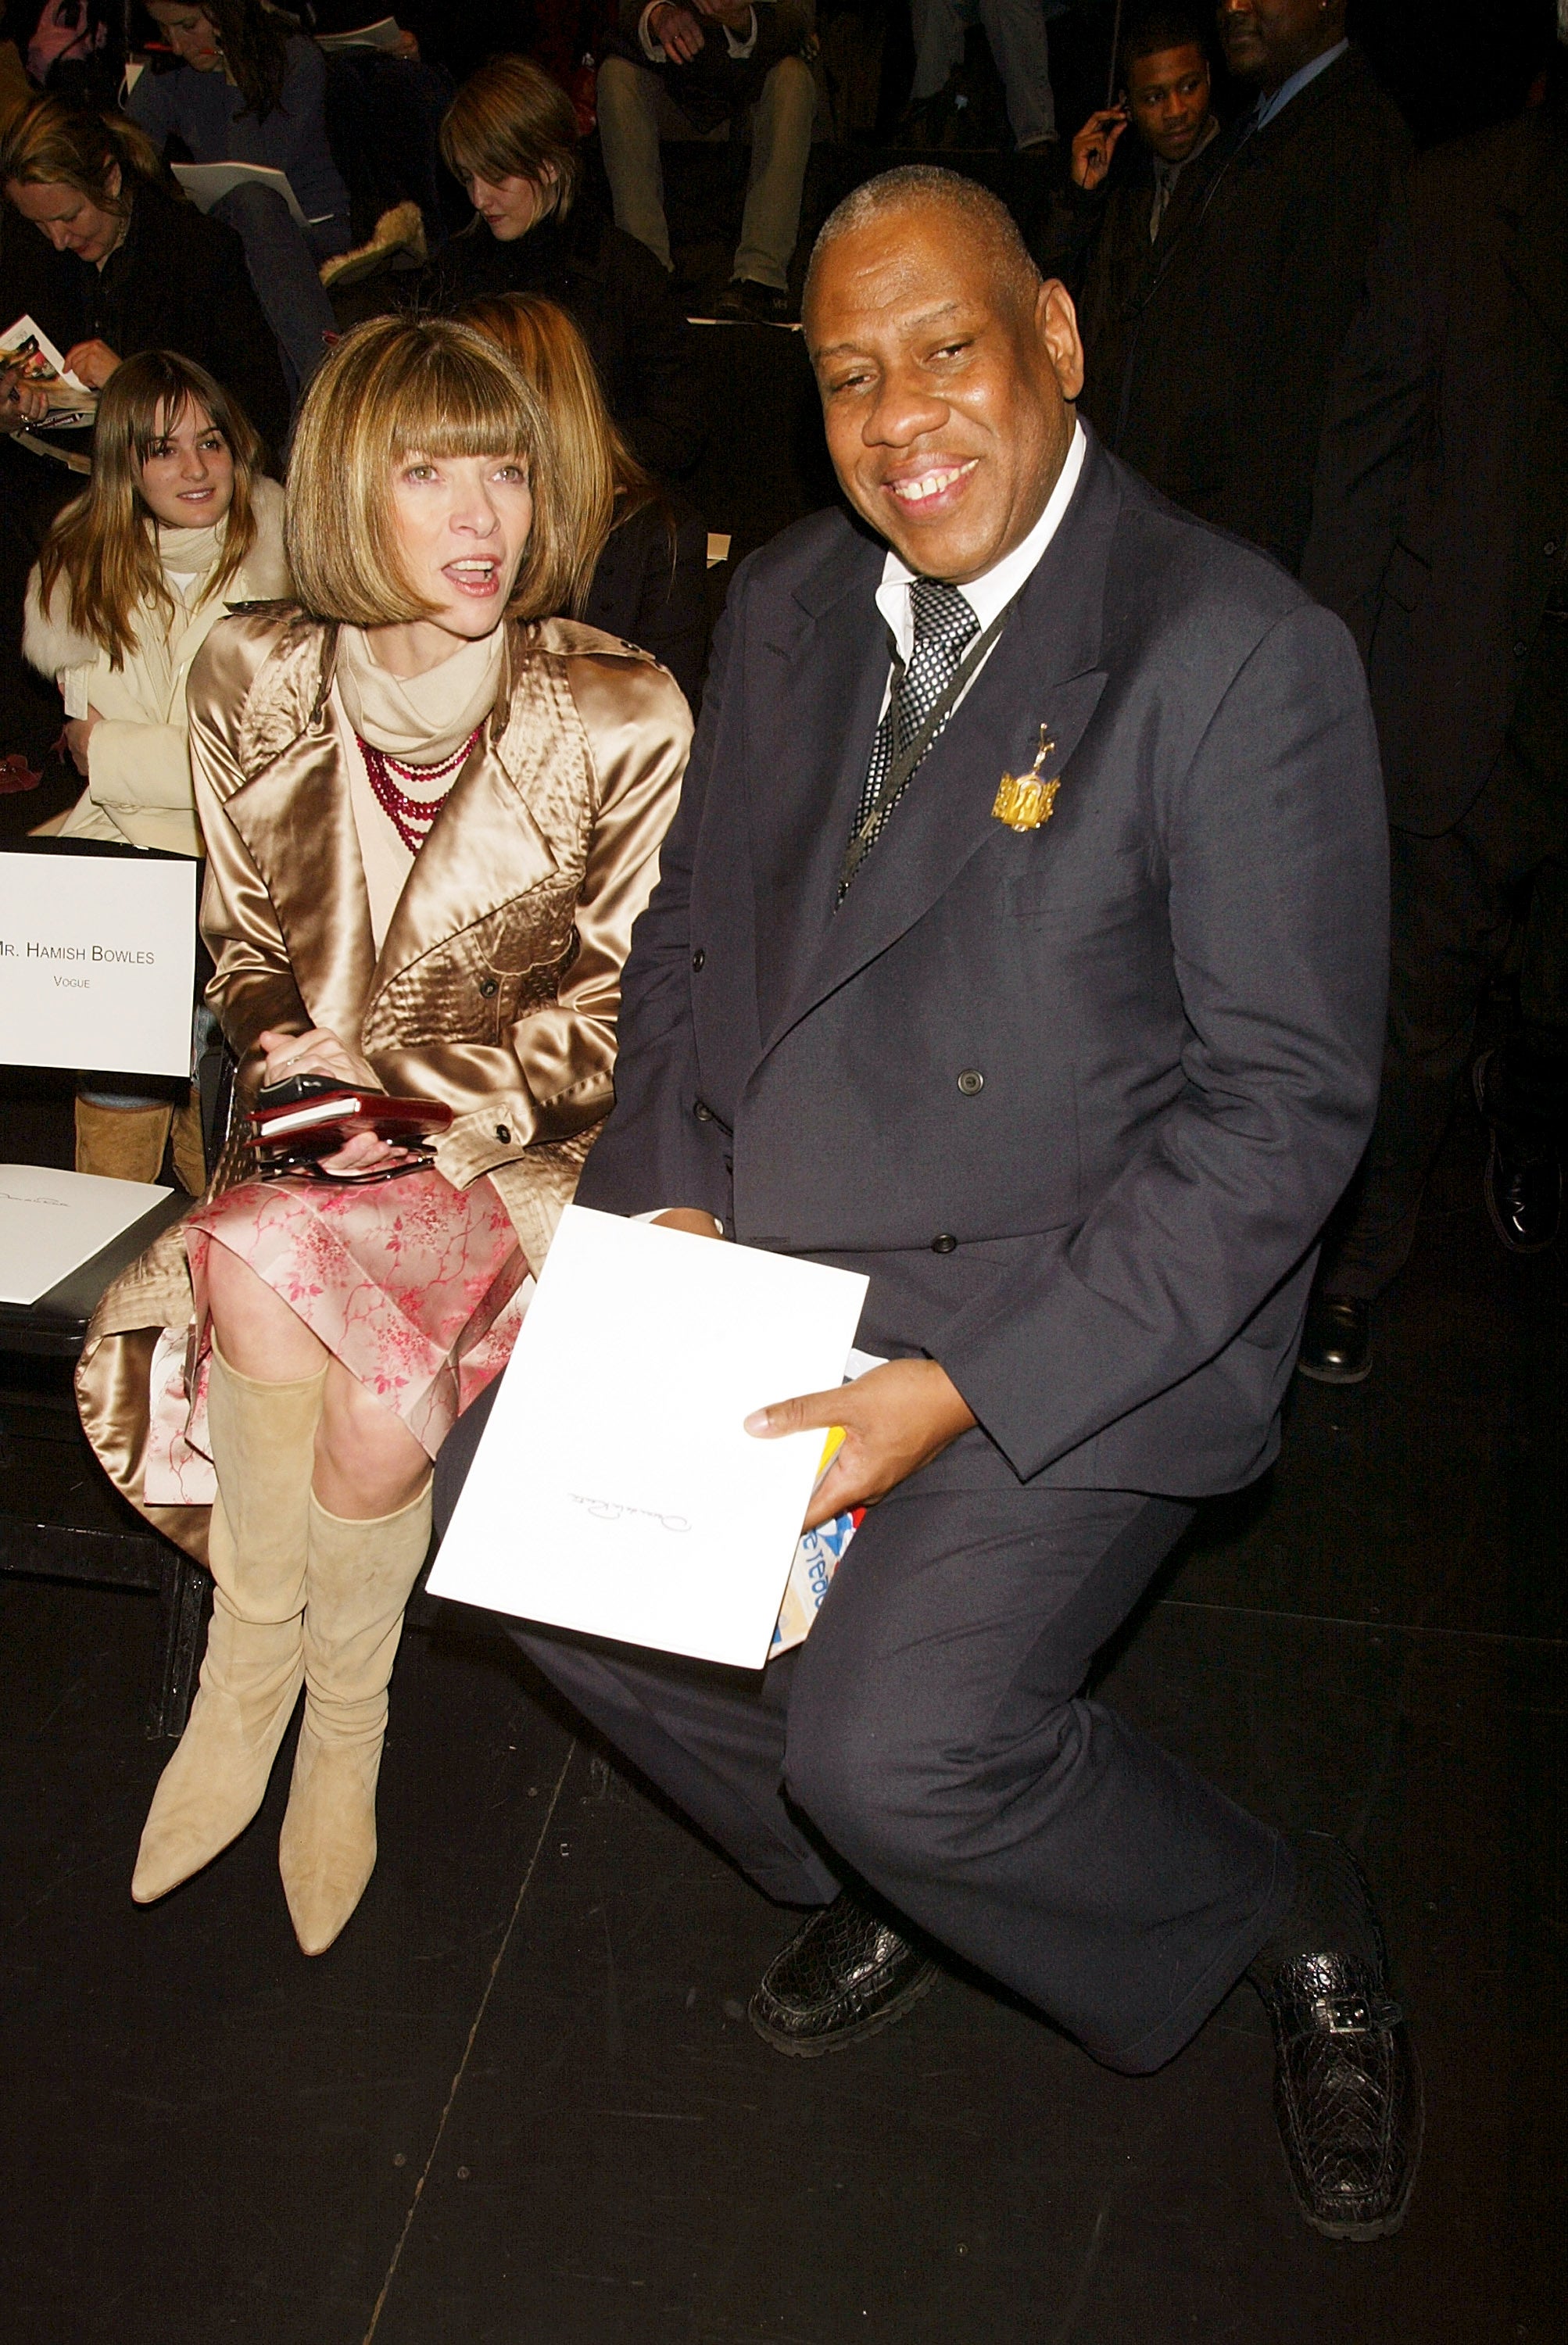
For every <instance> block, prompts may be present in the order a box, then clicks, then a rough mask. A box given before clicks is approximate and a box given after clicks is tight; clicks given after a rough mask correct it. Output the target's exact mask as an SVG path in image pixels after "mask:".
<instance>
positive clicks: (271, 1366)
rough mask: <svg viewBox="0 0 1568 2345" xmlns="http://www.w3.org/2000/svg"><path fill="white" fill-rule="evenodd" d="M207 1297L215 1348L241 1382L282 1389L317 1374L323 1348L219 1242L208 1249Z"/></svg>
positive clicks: (276, 1298) (306, 1328)
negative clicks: (245, 1378) (246, 1379)
mask: <svg viewBox="0 0 1568 2345" xmlns="http://www.w3.org/2000/svg"><path fill="white" fill-rule="evenodd" d="M207 1296H208V1302H209V1306H210V1308H211V1312H212V1333H213V1336H214V1339H215V1341H216V1343H217V1345H218V1348H219V1351H220V1352H221V1353H222V1355H223V1356H224V1358H225V1359H226V1360H227V1361H228V1363H229V1366H230V1367H231V1368H236V1369H238V1371H239V1374H240V1375H241V1376H254V1377H256V1378H257V1379H258V1380H259V1381H260V1382H261V1383H276V1384H286V1383H290V1382H292V1381H293V1380H294V1379H295V1378H296V1377H299V1376H315V1375H316V1374H318V1372H319V1371H320V1369H321V1363H322V1361H323V1360H324V1359H325V1358H326V1356H327V1351H326V1346H325V1345H324V1344H322V1343H321V1342H319V1341H318V1339H317V1338H316V1337H315V1336H314V1335H311V1331H310V1329H309V1328H308V1327H307V1326H306V1325H305V1323H304V1321H303V1320H302V1319H301V1318H300V1315H299V1314H298V1313H297V1312H295V1311H291V1310H290V1307H289V1305H288V1304H286V1303H285V1302H284V1301H283V1298H282V1296H281V1295H280V1294H275V1293H274V1291H273V1289H272V1288H271V1287H270V1286H269V1285H268V1284H267V1283H266V1281H265V1280H264V1279H262V1278H260V1277H258V1275H257V1274H256V1273H255V1271H253V1270H252V1269H251V1268H250V1266H249V1264H248V1263H244V1262H241V1261H240V1259H239V1255H238V1254H231V1253H230V1252H229V1248H228V1247H227V1246H226V1245H224V1244H222V1243H221V1241H217V1242H215V1243H214V1244H212V1245H211V1246H209V1249H208V1255H207Z"/></svg>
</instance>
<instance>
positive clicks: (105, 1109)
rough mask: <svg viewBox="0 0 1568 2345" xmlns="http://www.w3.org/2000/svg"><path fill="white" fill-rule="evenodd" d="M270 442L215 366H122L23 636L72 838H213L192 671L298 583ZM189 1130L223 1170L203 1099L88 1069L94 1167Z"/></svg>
mask: <svg viewBox="0 0 1568 2345" xmlns="http://www.w3.org/2000/svg"><path fill="white" fill-rule="evenodd" d="M260 458H261V449H260V442H259V440H258V439H257V436H256V434H255V432H254V431H252V429H251V427H250V424H249V421H247V419H246V417H245V415H244V414H243V413H242V412H241V411H240V410H239V407H237V406H236V404H235V402H234V401H233V400H232V399H230V398H229V395H228V393H227V392H226V391H223V390H222V389H221V388H220V386H219V384H218V383H217V382H215V381H213V379H212V377H211V376H210V375H209V373H208V372H207V371H206V370H205V368H203V367H199V366H197V365H196V364H195V363H194V361H193V360H189V359H185V358H179V357H177V356H176V355H175V354H174V353H173V352H171V351H168V350H144V351H143V352H142V353H141V355H140V356H139V357H137V358H130V359H127V360H124V361H123V363H122V364H121V365H120V366H118V367H117V369H116V370H115V371H114V373H113V374H112V375H111V376H110V377H109V379H108V381H107V384H106V385H105V387H104V392H103V397H102V400H101V401H100V402H99V407H98V417H97V429H96V431H95V433H94V438H93V473H92V479H91V482H90V483H89V485H88V487H87V489H86V490H85V491H84V492H83V493H82V494H81V495H80V496H79V497H77V498H76V499H75V500H74V501H73V503H70V504H68V505H67V506H66V508H65V510H64V511H63V512H62V513H61V514H60V515H59V517H58V519H57V520H56V523H55V524H54V527H53V529H52V530H51V531H50V533H49V535H48V537H47V539H46V542H45V545H44V551H43V553H42V555H41V557H40V559H39V561H38V563H37V564H36V566H35V568H34V571H33V574H32V576H31V578H30V579H29V580H28V583H27V599H26V617H25V629H24V634H23V650H24V652H25V655H26V657H27V658H28V660H30V661H31V663H32V665H34V666H35V667H36V668H38V669H40V670H41V671H42V672H43V674H44V675H48V676H52V677H54V678H55V680H56V683H57V684H58V685H59V687H60V693H61V696H62V698H63V699H64V702H65V706H66V718H67V722H66V734H65V739H66V750H67V752H68V753H69V755H70V756H71V758H72V759H73V761H74V762H75V764H76V768H77V770H78V771H79V772H80V773H81V774H82V775H83V777H85V779H86V782H87V787H86V789H85V790H84V791H83V793H82V796H81V797H80V798H79V799H78V800H77V802H76V805H75V806H74V807H71V809H70V810H69V812H68V813H66V815H64V816H63V817H59V818H57V819H56V821H55V822H53V823H50V824H47V825H46V826H45V827H46V828H47V829H50V830H53V831H55V832H56V833H57V834H58V835H59V836H61V837H66V838H100V839H114V840H118V841H120V842H121V843H122V844H127V843H128V844H129V845H130V846H133V847H156V848H164V849H166V850H168V851H170V852H172V853H175V854H178V855H199V854H200V853H201V851H202V845H201V832H200V829H199V826H198V823H197V818H196V804H195V799H194V797H193V796H192V792H191V783H190V755H189V747H188V736H187V730H186V712H185V686H186V681H187V678H188V675H189V673H190V664H191V662H192V660H193V659H194V658H195V657H196V655H197V653H198V652H199V650H200V648H201V646H202V645H203V644H204V643H205V642H206V640H207V636H208V632H209V629H210V628H211V627H212V626H213V625H214V624H216V622H217V621H218V620H219V619H220V618H222V616H223V615H224V613H225V612H226V611H227V610H228V609H229V607H230V605H231V604H235V603H246V602H266V601H270V600H272V599H274V598H275V597H277V596H279V595H282V594H287V593H288V591H289V568H288V563H287V561H286V559H285V556H284V553H283V492H282V491H281V489H280V487H279V486H278V484H277V482H275V481H270V480H268V479H267V478H266V476H265V475H264V474H263V473H262V472H260V469H259V467H260ZM171 1122H172V1123H173V1129H174V1146H175V1168H176V1171H177V1172H178V1175H179V1178H180V1180H181V1182H182V1183H184V1185H185V1186H186V1187H187V1188H188V1189H189V1190H191V1191H192V1192H193V1193H199V1191H200V1190H201V1188H202V1187H203V1186H204V1185H205V1182H204V1170H203V1165H202V1156H201V1142H200V1130H199V1117H198V1115H197V1113H196V1110H195V1106H194V1103H193V1102H186V1101H171V1100H170V1099H168V1098H167V1097H164V1098H149V1097H148V1096H146V1095H144V1094H140V1093H135V1092H131V1091H127V1090H126V1089H125V1088H124V1086H123V1085H117V1086H115V1087H114V1088H113V1089H112V1090H107V1089H98V1088H97V1087H95V1086H91V1085H89V1086H87V1087H86V1088H84V1089H83V1090H82V1091H79V1092H78V1095H77V1100H76V1170H77V1171H78V1172H79V1173H107V1174H109V1175H111V1176H113V1177H115V1178H118V1179H121V1180H128V1181H156V1180H157V1178H158V1170H159V1167H160V1165H161V1164H162V1162H163V1153H164V1148H165V1144H166V1142H168V1137H169V1131H170V1124H171Z"/></svg>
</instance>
